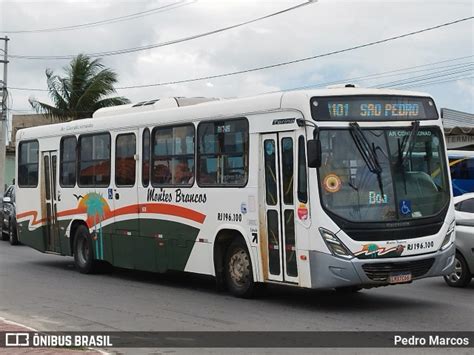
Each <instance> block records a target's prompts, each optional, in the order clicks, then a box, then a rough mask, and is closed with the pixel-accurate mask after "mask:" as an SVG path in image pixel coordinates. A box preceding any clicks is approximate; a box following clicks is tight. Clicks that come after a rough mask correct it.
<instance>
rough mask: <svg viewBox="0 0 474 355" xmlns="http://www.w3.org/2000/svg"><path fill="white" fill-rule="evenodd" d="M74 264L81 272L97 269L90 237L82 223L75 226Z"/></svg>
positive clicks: (85, 272)
mask: <svg viewBox="0 0 474 355" xmlns="http://www.w3.org/2000/svg"><path fill="white" fill-rule="evenodd" d="M74 264H75V265H76V268H77V270H78V271H79V272H80V273H83V274H92V273H94V272H95V271H96V269H97V262H96V261H95V260H94V251H93V249H92V238H91V236H90V234H89V230H88V229H87V227H86V226H84V225H81V226H79V227H78V228H77V230H76V234H75V237H74Z"/></svg>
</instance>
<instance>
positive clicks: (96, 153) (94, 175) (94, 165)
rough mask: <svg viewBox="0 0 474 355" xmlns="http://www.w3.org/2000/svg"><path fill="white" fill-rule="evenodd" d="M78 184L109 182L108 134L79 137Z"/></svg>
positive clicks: (104, 183)
mask: <svg viewBox="0 0 474 355" xmlns="http://www.w3.org/2000/svg"><path fill="white" fill-rule="evenodd" d="M78 182H79V186H96V187H107V186H109V184H110V134H109V133H100V134H94V135H92V134H89V135H82V136H80V137H79V181H78Z"/></svg>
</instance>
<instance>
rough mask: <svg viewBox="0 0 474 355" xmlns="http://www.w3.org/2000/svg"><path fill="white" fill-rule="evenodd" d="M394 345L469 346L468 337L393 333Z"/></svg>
mask: <svg viewBox="0 0 474 355" xmlns="http://www.w3.org/2000/svg"><path fill="white" fill-rule="evenodd" d="M393 343H394V345H395V346H469V345H470V343H469V338H468V337H443V336H440V335H429V336H415V335H412V336H402V335H395V336H394V338H393Z"/></svg>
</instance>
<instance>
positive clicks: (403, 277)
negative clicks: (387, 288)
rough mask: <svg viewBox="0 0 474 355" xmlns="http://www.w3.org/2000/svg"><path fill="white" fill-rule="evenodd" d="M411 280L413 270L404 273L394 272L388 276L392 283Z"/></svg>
mask: <svg viewBox="0 0 474 355" xmlns="http://www.w3.org/2000/svg"><path fill="white" fill-rule="evenodd" d="M410 281H411V272H406V273H403V274H392V275H390V276H389V277H388V282H389V283H391V284H401V283H405V282H410Z"/></svg>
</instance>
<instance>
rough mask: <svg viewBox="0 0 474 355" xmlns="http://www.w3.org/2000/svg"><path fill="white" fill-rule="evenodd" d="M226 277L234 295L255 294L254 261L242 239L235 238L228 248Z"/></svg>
mask: <svg viewBox="0 0 474 355" xmlns="http://www.w3.org/2000/svg"><path fill="white" fill-rule="evenodd" d="M225 279H226V284H227V288H228V289H229V291H230V293H231V294H233V295H234V296H236V297H241V298H250V297H251V296H252V295H253V291H254V288H255V283H254V280H253V270H252V261H251V259H250V254H249V252H248V250H247V246H246V245H245V243H244V242H243V241H242V240H240V239H237V240H234V241H233V242H232V243H231V244H230V246H229V248H228V249H227V254H226V259H225Z"/></svg>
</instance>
